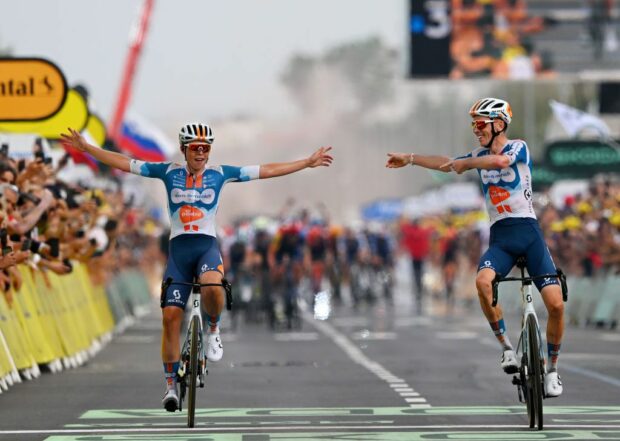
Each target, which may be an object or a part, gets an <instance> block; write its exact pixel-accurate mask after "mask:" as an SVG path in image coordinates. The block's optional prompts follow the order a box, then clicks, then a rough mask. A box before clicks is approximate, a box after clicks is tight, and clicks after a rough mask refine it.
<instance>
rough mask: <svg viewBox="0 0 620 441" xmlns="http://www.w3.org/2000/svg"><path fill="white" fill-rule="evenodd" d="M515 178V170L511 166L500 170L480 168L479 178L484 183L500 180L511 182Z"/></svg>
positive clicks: (494, 182) (493, 182) (495, 182)
mask: <svg viewBox="0 0 620 441" xmlns="http://www.w3.org/2000/svg"><path fill="white" fill-rule="evenodd" d="M516 178H517V175H516V173H515V171H514V170H513V169H512V168H511V167H508V168H503V169H501V170H482V171H481V172H480V179H481V180H482V182H483V183H484V184H497V183H499V182H500V181H504V182H513V181H514V180H515V179H516Z"/></svg>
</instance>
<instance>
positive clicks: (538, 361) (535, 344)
mask: <svg viewBox="0 0 620 441" xmlns="http://www.w3.org/2000/svg"><path fill="white" fill-rule="evenodd" d="M525 265H526V261H525V257H524V256H521V257H519V258H518V259H517V263H516V266H517V267H518V268H519V269H520V270H521V277H501V276H499V275H496V276H495V279H493V284H492V285H493V307H495V306H497V298H498V286H499V284H500V282H508V281H519V282H521V297H522V300H523V316H522V319H521V333H520V335H519V343H518V344H517V356H518V355H519V351H520V353H521V365H520V366H519V370H518V373H519V376H518V377H517V376H516V375H515V376H513V377H512V384H514V385H516V386H517V393H518V394H519V401H520V402H521V403H525V404H526V407H527V414H528V418H529V424H530V428H531V429H532V428H534V426H537V427H538V430H542V429H543V404H542V400H543V398H546V396H545V388H544V384H545V374H546V369H545V354H544V351H543V345H542V337H541V334H540V327H539V325H538V317H537V316H536V311H535V309H534V304H533V298H532V282H533V281H534V280H537V279H544V278H551V277H556V278H558V279H559V280H560V285H561V287H562V299H563V300H564V302H566V300H567V299H568V287H567V285H566V276H565V275H564V273H563V272H562V270H561V269H559V268H556V274H543V275H540V276H535V277H531V276H528V277H525ZM517 358H518V357H517Z"/></svg>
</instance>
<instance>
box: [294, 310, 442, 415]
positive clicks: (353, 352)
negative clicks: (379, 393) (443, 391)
mask: <svg viewBox="0 0 620 441" xmlns="http://www.w3.org/2000/svg"><path fill="white" fill-rule="evenodd" d="M303 317H304V319H305V320H306V321H307V322H309V323H310V324H311V325H312V326H314V327H315V328H316V329H318V330H319V331H320V332H321V333H323V335H325V336H326V337H329V338H330V339H331V340H332V341H333V342H334V343H335V344H336V345H337V346H339V347H340V348H341V349H342V350H343V351H344V352H345V353H346V354H347V355H348V356H349V358H350V359H351V360H353V361H354V362H355V363H357V364H359V365H361V366H363V367H364V368H366V369H368V370H369V371H370V372H372V373H373V374H375V375H377V376H378V377H379V378H380V379H382V380H384V381H386V382H387V383H388V384H389V386H390V387H391V388H392V389H396V388H400V389H402V388H409V385H408V384H407V383H405V382H403V381H402V379H399V378H398V377H397V376H395V375H394V374H392V373H391V372H390V371H388V370H387V369H385V368H384V367H383V366H382V365H381V364H379V363H377V362H376V361H374V360H371V359H370V358H369V357H368V356H366V354H364V353H363V352H362V350H361V349H360V348H359V347H358V346H357V345H355V344H354V343H353V342H351V340H349V339H348V338H347V337H346V336H345V335H344V334H343V333H341V332H340V331H338V330H337V329H336V328H335V327H334V326H332V325H331V324H329V323H327V322H324V321H318V320H314V319H313V318H312V316H311V315H310V314H308V313H306V312H304V313H303ZM386 378H389V379H390V380H393V381H396V380H400V381H399V382H397V383H392V382H391V381H388V380H387V379H386ZM424 401H426V400H424ZM428 406H429V407H430V404H429V405H428Z"/></svg>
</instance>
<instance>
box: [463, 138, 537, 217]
mask: <svg viewBox="0 0 620 441" xmlns="http://www.w3.org/2000/svg"><path fill="white" fill-rule="evenodd" d="M489 154H490V149H487V148H483V147H479V148H477V149H476V150H474V151H472V152H470V153H468V154H467V155H465V156H459V157H458V158H456V159H464V158H479V157H483V156H487V155H489ZM500 154H501V155H505V156H508V158H509V159H510V163H509V165H508V167H506V168H503V169H501V170H483V169H477V171H478V175H479V176H480V182H481V183H482V192H483V194H484V199H485V204H486V207H487V212H488V213H489V218H490V220H491V224H494V223H495V222H497V221H498V220H501V219H506V218H513V217H525V218H533V219H536V214H535V213H534V207H533V206H532V159H531V157H530V151H529V150H528V148H527V144H526V143H525V141H522V140H520V139H512V140H509V141H508V143H507V144H506V145H505V146H504V147H503V148H502V151H501V153H500Z"/></svg>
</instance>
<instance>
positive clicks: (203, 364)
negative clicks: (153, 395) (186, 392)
mask: <svg viewBox="0 0 620 441" xmlns="http://www.w3.org/2000/svg"><path fill="white" fill-rule="evenodd" d="M190 302H191V305H192V309H191V311H190V313H189V317H188V320H187V331H186V334H185V341H184V342H183V346H182V348H181V361H182V362H181V364H180V365H179V371H178V373H177V374H178V376H179V378H184V377H185V366H186V363H185V358H186V357H187V354H189V350H190V345H191V326H192V319H193V317H198V323H199V329H200V331H199V334H198V336H199V337H198V351H199V354H200V356H199V359H198V361H199V365H200V366H199V372H198V379H199V381H200V384H199V385H200V387H204V375H205V374H207V373H208V371H207V354H206V352H205V348H204V342H203V324H202V312H201V309H200V288H196V287H194V288H193V289H192V293H191V295H190Z"/></svg>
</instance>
